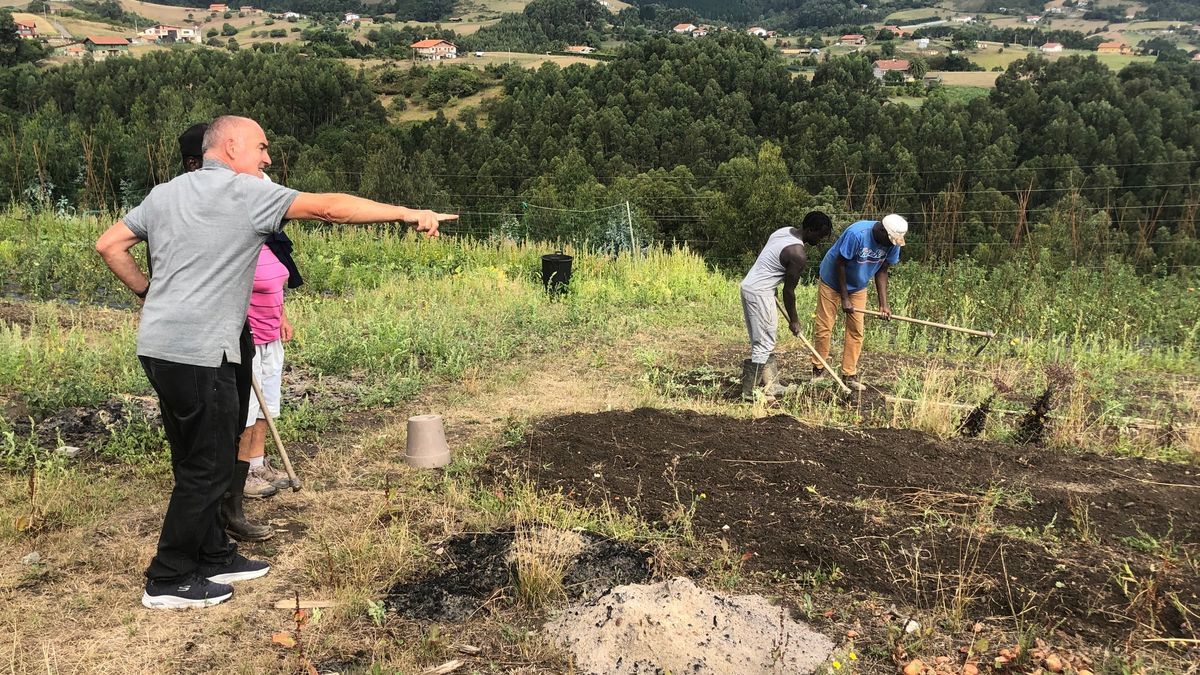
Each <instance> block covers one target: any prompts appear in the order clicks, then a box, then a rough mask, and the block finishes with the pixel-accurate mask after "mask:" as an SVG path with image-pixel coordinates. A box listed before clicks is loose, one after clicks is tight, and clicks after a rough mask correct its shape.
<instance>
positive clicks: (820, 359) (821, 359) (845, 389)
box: [775, 298, 850, 394]
mask: <svg viewBox="0 0 1200 675" xmlns="http://www.w3.org/2000/svg"><path fill="white" fill-rule="evenodd" d="M775 304H776V305H777V306H778V307H779V311H780V312H781V313H782V314H783V316H787V310H786V309H784V308H783V303H781V302H779V298H775ZM796 337H798V338H800V341H801V342H803V343H804V346H805V347H807V348H808V351H809V352H810V353H812V355H813V356H814V357H816V359H817V361H818V362H819V363H820V364H821V367H822V368H824V369H825V372H827V373H829V376H830V377H832V378H833V381H834V382H837V385H838V386H839V387H841V389H842V392H843V393H845V394H849V393H850V387H847V386H846V383H845V382H842V378H840V377H838V374H837V373H835V372H833V368H830V367H829V364H828V363H826V362H825V359H824V357H822V356H821V355H820V354H818V353H817V348H816V347H814V346H813V345H812V343H811V342H809V341H808V338H806V337H804V333H796Z"/></svg>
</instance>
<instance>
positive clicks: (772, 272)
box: [742, 227, 804, 293]
mask: <svg viewBox="0 0 1200 675" xmlns="http://www.w3.org/2000/svg"><path fill="white" fill-rule="evenodd" d="M796 244H799V245H801V246H803V245H804V241H803V240H802V239H800V237H797V236H796V235H794V234H792V228H790V227H782V228H780V229H778V230H775V231H774V232H772V233H771V236H770V238H769V239H767V245H766V246H764V247H763V250H762V253H759V254H758V260H755V261H754V266H753V267H751V268H750V271H749V272H747V273H746V278H745V279H742V289H743V290H746V291H753V292H756V293H766V292H771V293H774V292H775V287H776V286H778V285H779V284H780V283H782V282H783V276H784V274H785V272H786V270H784V268H783V264H782V263H780V262H779V254H780V253H782V252H783V249H785V248H787V247H788V246H795V245H796Z"/></svg>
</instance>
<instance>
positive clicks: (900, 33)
mask: <svg viewBox="0 0 1200 675" xmlns="http://www.w3.org/2000/svg"><path fill="white" fill-rule="evenodd" d="M880 30H886V31H888V32H889V33H891V34H892V35H895V36H896V37H898V38H902V37H904V36H905V35H908V31H906V30H904V29H903V28H901V27H899V26H884V27H883V28H880Z"/></svg>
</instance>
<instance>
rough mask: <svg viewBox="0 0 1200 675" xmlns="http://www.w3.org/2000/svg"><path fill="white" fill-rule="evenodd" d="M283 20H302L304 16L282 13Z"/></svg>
mask: <svg viewBox="0 0 1200 675" xmlns="http://www.w3.org/2000/svg"><path fill="white" fill-rule="evenodd" d="M283 18H284V19H303V18H304V15H302V14H299V13H297V12H284V13H283Z"/></svg>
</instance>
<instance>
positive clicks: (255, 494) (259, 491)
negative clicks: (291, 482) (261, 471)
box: [243, 471, 279, 499]
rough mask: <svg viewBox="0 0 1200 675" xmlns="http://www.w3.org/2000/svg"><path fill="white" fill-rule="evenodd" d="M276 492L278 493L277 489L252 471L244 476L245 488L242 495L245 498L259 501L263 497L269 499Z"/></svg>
mask: <svg viewBox="0 0 1200 675" xmlns="http://www.w3.org/2000/svg"><path fill="white" fill-rule="evenodd" d="M276 492H279V488H277V487H275V486H274V485H271V484H270V483H269V482H267V481H266V480H265V479H263V477H262V476H260V475H258V474H256V473H255V472H254V471H251V472H250V473H249V475H247V476H246V488H245V492H244V493H243V494H244V495H245V496H246V498H248V499H261V498H263V497H270V496H271V495H273V494H275V493H276Z"/></svg>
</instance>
